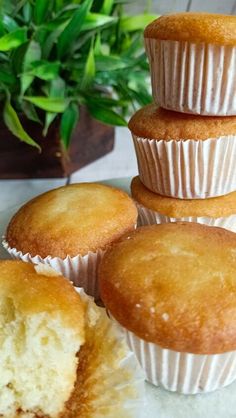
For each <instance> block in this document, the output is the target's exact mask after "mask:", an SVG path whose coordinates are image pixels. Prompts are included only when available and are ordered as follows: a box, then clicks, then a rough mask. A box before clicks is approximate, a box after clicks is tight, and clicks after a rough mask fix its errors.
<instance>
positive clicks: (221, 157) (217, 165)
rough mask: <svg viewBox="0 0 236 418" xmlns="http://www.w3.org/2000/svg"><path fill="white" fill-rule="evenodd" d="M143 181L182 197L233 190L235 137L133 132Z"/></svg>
mask: <svg viewBox="0 0 236 418" xmlns="http://www.w3.org/2000/svg"><path fill="white" fill-rule="evenodd" d="M133 141H134V146H135V151H136V156H137V161H138V169H139V176H140V179H141V181H142V183H143V184H144V185H145V186H146V187H147V188H148V189H150V190H151V191H153V192H154V193H158V194H161V195H164V196H170V197H176V198H181V199H203V198H208V197H215V196H222V195H225V194H227V193H230V192H233V191H235V190H236V164H235V161H236V136H234V135H228V136H221V137H219V138H209V139H206V140H198V141H195V140H192V139H188V140H179V141H176V140H170V141H164V140H162V139H147V138H140V137H138V136H136V135H134V134H133Z"/></svg>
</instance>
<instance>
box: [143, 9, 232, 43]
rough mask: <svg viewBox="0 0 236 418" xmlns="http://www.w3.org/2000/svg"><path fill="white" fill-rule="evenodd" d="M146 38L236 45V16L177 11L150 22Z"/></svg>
mask: <svg viewBox="0 0 236 418" xmlns="http://www.w3.org/2000/svg"><path fill="white" fill-rule="evenodd" d="M144 37H145V38H156V39H162V40H172V41H187V42H192V43H209V44H216V45H232V46H236V16H230V15H222V14H213V13H196V12H195V13H194V12H185V13H175V14H170V15H165V16H161V17H160V18H158V19H156V20H154V22H152V23H150V24H149V25H148V26H147V27H146V29H145V31H144Z"/></svg>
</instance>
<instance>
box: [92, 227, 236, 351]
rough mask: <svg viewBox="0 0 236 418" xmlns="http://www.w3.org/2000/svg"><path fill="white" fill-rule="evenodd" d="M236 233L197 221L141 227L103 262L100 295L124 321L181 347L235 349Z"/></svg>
mask: <svg viewBox="0 0 236 418" xmlns="http://www.w3.org/2000/svg"><path fill="white" fill-rule="evenodd" d="M235 261H236V234H234V233H232V232H229V231H226V230H224V229H223V228H215V227H208V226H205V225H200V224H195V223H184V222H180V223H169V224H162V225H153V226H148V227H147V226H146V227H141V228H138V229H137V230H136V231H134V232H133V233H131V234H130V235H127V236H126V237H123V238H122V239H121V240H120V242H118V243H117V244H114V245H113V246H112V248H110V249H109V250H108V251H107V253H106V254H105V256H104V258H103V260H102V263H101V265H100V272H99V277H100V288H101V297H102V300H103V301H104V304H105V306H106V308H107V309H108V310H109V311H110V312H111V314H112V315H113V317H114V318H115V319H116V320H117V321H118V322H119V323H120V324H121V325H123V326H124V327H125V328H127V329H128V330H130V331H132V332H134V333H135V334H136V335H137V336H139V337H140V338H142V339H144V340H146V341H148V342H153V343H156V344H158V345H160V346H161V347H163V348H169V349H172V350H176V351H180V352H189V353H195V354H214V353H222V352H227V351H231V350H235V349H236V262H235Z"/></svg>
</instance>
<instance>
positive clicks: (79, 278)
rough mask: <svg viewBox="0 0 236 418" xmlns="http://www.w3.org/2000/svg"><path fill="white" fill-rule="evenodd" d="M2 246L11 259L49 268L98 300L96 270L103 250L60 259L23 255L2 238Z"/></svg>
mask: <svg viewBox="0 0 236 418" xmlns="http://www.w3.org/2000/svg"><path fill="white" fill-rule="evenodd" d="M2 245H3V247H4V248H5V250H7V252H8V253H9V254H10V256H11V257H12V258H15V259H18V260H22V261H25V262H28V263H33V264H39V263H43V264H46V265H49V266H51V267H52V268H54V269H55V270H56V271H58V272H59V273H61V274H62V275H63V276H64V277H66V278H67V279H69V280H70V281H72V282H73V284H74V285H75V286H79V287H82V288H83V289H84V290H85V292H86V293H87V294H88V295H90V296H93V297H94V298H95V300H97V299H99V297H100V292H99V285H98V279H97V270H98V266H99V264H100V262H101V259H102V256H103V254H104V252H105V251H104V250H98V251H97V252H89V253H88V254H86V255H84V256H81V255H77V256H75V257H70V256H69V255H68V256H67V257H66V258H64V259H62V258H60V257H51V256H50V255H49V256H47V257H45V258H42V257H40V256H39V255H35V256H31V255H30V254H29V253H26V254H23V253H22V251H18V250H17V249H16V248H12V247H10V245H9V244H8V242H7V241H6V239H5V238H4V237H3V241H2Z"/></svg>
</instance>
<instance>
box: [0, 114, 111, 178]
mask: <svg viewBox="0 0 236 418" xmlns="http://www.w3.org/2000/svg"><path fill="white" fill-rule="evenodd" d="M22 123H23V125H24V127H25V129H26V131H27V132H28V133H29V134H30V135H31V136H32V138H33V139H35V141H37V142H38V144H39V145H40V146H41V148H42V152H41V153H39V151H38V150H37V149H36V148H34V147H31V146H29V145H27V144H25V143H23V142H20V141H19V140H18V139H17V138H16V137H14V136H13V135H12V134H11V132H10V131H9V130H8V129H7V128H6V126H5V125H4V124H3V122H1V123H0V178H2V179H19V178H50V177H51V178H52V177H66V176H68V175H70V174H71V173H73V172H74V171H76V170H78V169H80V168H82V167H84V166H85V165H87V164H89V163H91V162H92V161H95V160H96V159H98V158H100V157H102V156H103V155H105V154H107V153H108V152H110V151H112V149H113V146H114V128H112V127H109V126H105V125H103V124H102V123H100V122H97V121H96V120H94V119H92V118H91V116H90V115H89V114H88V112H87V111H86V109H81V111H80V121H79V123H78V125H77V127H76V128H75V131H74V134H73V137H72V140H71V144H70V147H69V150H68V152H65V151H64V149H63V147H62V145H61V143H60V137H59V126H58V122H57V121H56V122H55V123H54V124H52V126H51V127H50V129H49V132H48V135H47V136H46V137H43V136H42V134H41V127H40V125H38V124H36V123H34V122H31V121H29V120H26V119H24V118H22Z"/></svg>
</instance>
